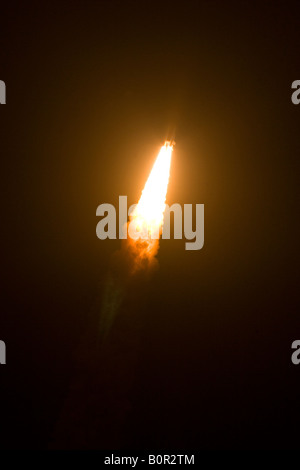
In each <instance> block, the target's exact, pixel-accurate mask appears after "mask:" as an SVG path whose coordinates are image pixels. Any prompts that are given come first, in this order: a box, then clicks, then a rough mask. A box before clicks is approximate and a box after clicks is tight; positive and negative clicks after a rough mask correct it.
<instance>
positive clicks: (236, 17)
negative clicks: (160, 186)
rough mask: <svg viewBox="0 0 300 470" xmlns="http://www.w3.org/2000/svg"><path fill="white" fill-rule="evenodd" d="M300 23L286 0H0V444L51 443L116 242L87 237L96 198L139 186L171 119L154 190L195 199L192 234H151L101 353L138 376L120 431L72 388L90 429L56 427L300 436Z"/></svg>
mask: <svg viewBox="0 0 300 470" xmlns="http://www.w3.org/2000/svg"><path fill="white" fill-rule="evenodd" d="M299 30H300V7H299V3H297V2H296V3H288V2H272V4H271V3H269V2H257V3H253V2H251V3H250V2H239V3H238V4H234V3H227V2H226V4H225V2H201V1H198V2H195V1H185V2H159V3H156V2H153V1H152V2H129V1H123V2H116V1H110V2H106V1H101V2H91V1H87V2H79V1H73V2H51V3H47V2H43V3H41V2H31V3H30V2H26V4H20V5H19V6H16V5H11V6H7V5H5V6H3V5H2V6H1V29H0V44H1V47H0V79H1V80H4V81H5V83H6V86H7V104H6V105H5V106H1V108H0V126H1V143H0V145H1V157H2V158H1V165H2V171H1V177H2V182H1V188H2V211H1V212H2V243H1V245H2V263H1V264H2V276H1V277H2V282H1V284H2V289H1V291H2V300H1V319H0V339H2V340H4V341H5V342H6V345H7V365H6V367H5V368H3V367H2V368H1V392H0V393H1V403H2V404H3V407H2V412H1V423H2V424H1V428H2V429H1V442H0V447H1V448H34V449H37V448H47V447H49V445H53V442H54V441H55V442H56V445H59V443H58V444H57V442H58V441H59V439H60V437H59V431H57V429H58V427H59V422H60V420H61V416H62V415H63V413H64V411H63V410H64V409H65V407H66V406H67V405H66V403H69V401H70V400H71V399H70V387H71V386H72V383H74V381H75V382H76V380H79V379H78V377H77V374H78V369H77V366H76V363H77V362H76V361H77V359H76V358H77V355H78V350H80V346H79V345H80V344H81V342H82V338H83V336H84V334H85V332H86V331H89V329H93V326H92V325H94V324H95V322H97V318H96V316H97V314H96V313H95V309H94V308H93V305H95V299H96V297H97V296H100V299H101V295H103V292H104V285H105V279H106V273H107V270H108V268H109V263H110V259H111V256H112V254H113V253H114V252H115V250H117V249H118V248H119V242H118V241H111V240H106V241H100V240H98V239H97V238H96V234H95V228H96V223H97V219H96V217H95V213H96V208H97V206H98V205H99V204H101V203H103V202H109V203H114V204H116V203H117V201H118V196H119V195H123V194H126V195H128V201H129V203H130V204H131V203H135V202H137V200H138V198H139V195H140V192H141V190H142V188H143V185H144V182H145V180H146V178H147V175H148V173H149V170H150V168H151V165H152V163H153V160H154V158H155V156H156V154H157V150H158V148H159V146H160V145H162V143H163V142H164V140H165V139H167V138H169V136H170V134H173V133H174V132H175V139H176V148H175V152H174V158H173V162H172V169H171V178H170V184H169V191H168V200H167V202H168V203H169V204H172V203H174V202H179V203H181V204H184V203H193V204H196V203H198V204H201V203H203V204H204V205H205V246H204V248H203V249H202V250H200V251H198V252H189V251H185V249H184V241H179V240H171V241H162V242H161V245H160V250H159V254H158V259H159V265H160V268H159V270H158V271H157V272H155V273H154V274H153V276H152V277H151V279H150V280H148V281H147V282H145V283H143V285H142V287H141V289H140V291H139V296H138V297H137V299H136V301H135V298H134V295H133V294H132V292H131V293H130V296H129V300H128V304H127V306H126V309H127V310H126V309H125V310H126V311H127V316H126V315H124V318H128V322H126V321H123V323H122V321H121V324H120V325H121V326H119V329H120V330H119V333H118V332H117V333H116V337H115V341H116V343H115V345H114V346H113V348H114V349H113V351H115V352H116V351H117V352H116V353H115V354H116V355H115V356H114V357H113V358H112V359H111V363H109V359H108V358H107V361H108V363H109V364H110V365H109V366H108V367H110V371H111V373H112V374H113V375H114V373H115V376H116V377H122V371H123V372H124V371H127V370H128V374H131V375H130V380H129V382H128V383H129V385H128V384H127V385H126V383H125V382H126V381H123V382H122V383H120V384H119V385H120V387H121V389H122V386H123V387H124V390H125V391H124V394H123V395H124V396H123V398H122V400H123V401H121V404H120V403H119V404H118V406H119V408H117V411H116V412H115V415H116V416H115V418H114V419H116V423H117V425H116V426H118V433H117V436H116V437H115V441H114V434H113V433H111V434H109V439H106V438H107V436H106V437H105V436H104V431H103V429H102V430H99V431H98V425H99V423H98V424H97V420H96V421H93V419H92V418H87V416H86V415H85V416H84V417H82V416H83V413H82V410H79V408H80V407H79V405H78V410H77V411H78V416H80V417H81V418H82V420H83V424H82V428H83V429H88V430H89V431H85V432H83V434H84V435H81V436H79V437H78V436H74V434H76V431H75V432H73V435H72V436H71V437H70V439H71V443H69V444H70V446H71V447H72V439H73V440H74V441H73V442H74V444H73V447H77V448H81V447H82V448H86V447H88V448H91V447H92V448H98V449H103V448H105V447H107V446H110V447H111V448H113V447H116V446H119V447H135V448H141V449H146V448H150V447H151V448H153V449H158V450H159V449H161V448H174V449H178V450H180V449H188V448H198V449H202V448H213V449H214V448H278V447H281V448H289V447H297V446H299V438H298V434H299V431H298V426H297V424H298V422H299V417H300V415H299V400H298V397H299V386H300V381H299V380H300V379H299V377H300V375H299V374H300V366H299V370H298V368H297V367H296V366H294V365H293V364H292V363H291V360H290V356H291V343H292V342H293V341H294V340H295V339H299V336H300V324H299V319H298V315H299V295H298V281H299V274H298V265H299V250H298V240H299V149H300V146H299V124H300V107H299V108H298V107H297V106H295V105H293V104H292V102H291V84H292V82H293V81H294V80H296V79H299V73H300V67H299V61H298V56H299V45H300V41H299ZM128 312H133V315H132V317H131V316H130V314H129V316H128ZM136 322H138V324H139V327H138V333H137V332H136V331H137V330H136ZM120 332H121V333H120ZM118 335H119V336H118ZM137 336H138V338H139V339H138V340H135V339H136V337H137ZM124 337H125V338H128V340H127V342H126V341H124ZM120 338H121V339H120ZM131 338H132V339H133V341H132V342H131ZM134 338H135V339H134ZM119 340H120V342H121V343H120V344H121V346H120V350H118V344H119V343H118V341H119ZM122 341H123V342H122ZM131 344H133V345H134V348H133V351H134V354H132V356H134V358H133V359H132V357H131V356H130V355H129V358H128V363H127V362H126V360H123V362H122V360H121V359H120V362H118V361H119V360H118V358H119V357H123V352H124V351H125V350H126V348H127V351H128V349H130V345H131ZM78 348H79V349H78ZM122 348H123V349H122ZM87 349H88V346H87ZM124 354H125V353H124ZM87 356H88V355H87ZM88 357H89V356H88ZM124 357H125V358H126V357H127V356H126V354H125V356H124ZM87 360H89V359H87ZM128 364H130V365H128ZM101 367H102V366H99V370H101ZM126 367H128V369H126ZM90 369H91V370H89V371H88V373H87V378H85V379H84V380H87V381H89V380H91V382H93V380H94V379H93V378H92V377H93V375H94V374H96V373H98V371H97V363H96V365H93V367H91V368H90ZM99 374H100V373H99ZM100 375H101V374H100ZM125 375H126V374H125ZM76 377H77V378H76ZM97 380H98V382H97V385H95V390H98V389H101V377H100V378H98V379H97ZM79 381H80V380H79ZM109 383H110V382H109ZM113 383H114V382H111V385H108V386H107V387H108V389H109V386H113V385H112V384H113ZM124 383H125V385H124ZM122 384H123V385H122ZM119 385H118V383H114V386H115V387H116V388H117V387H118V386H119ZM97 387H98V388H97ZM81 393H82V397H83V400H85V399H86V400H89V398H90V397H89V395H88V393H89V392H88V391H86V390H83V391H82V392H81ZM95 395H96V394H95ZM104 396H105V394H104ZM91 402H92V403H93V407H94V410H95V411H94V412H95V415H97V413H98V414H99V413H100V412H99V409H102V408H103V406H105V404H104V405H103V402H101V400H99V405H98V404H97V398H96V396H93V398H92V400H91ZM98 406H99V409H98V411H97V407H98ZM115 406H116V405H115V403H114V402H113V400H111V401H108V405H107V407H108V408H109V407H112V408H114V407H115ZM101 407H102V408H101ZM114 410H115V408H114ZM118 410H119V411H118ZM77 411H76V406H75V411H74V413H75V414H76V413H77ZM100 414H101V413H100ZM121 414H122V420H120V419H119V416H120V415H121ZM123 417H124V419H123ZM64 419H65V420H66V418H64ZM89 419H90V421H89ZM106 419H107V421H110V425H111V426H112V427H113V422H112V421H111V417H110V415H109V414H108V417H106ZM120 423H121V424H120ZM64 426H65V427H66V428H68V422H67V423H66V422H65V423H64ZM99 426H100V425H99ZM70 427H71V423H69V429H70ZM100 427H101V426H100ZM91 430H92V431H91ZM71 434H72V433H71ZM89 436H92V437H91V438H90V441H89ZM51 443H52V444H51Z"/></svg>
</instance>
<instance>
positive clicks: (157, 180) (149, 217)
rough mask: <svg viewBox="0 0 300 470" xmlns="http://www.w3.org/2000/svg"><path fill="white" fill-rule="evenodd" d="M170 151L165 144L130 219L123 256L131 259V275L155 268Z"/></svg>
mask: <svg viewBox="0 0 300 470" xmlns="http://www.w3.org/2000/svg"><path fill="white" fill-rule="evenodd" d="M172 151H173V145H172V144H171V143H170V142H165V144H164V145H163V146H162V148H161V149H160V152H159V154H158V156H157V159H156V161H155V163H154V165H153V168H152V170H151V173H150V175H149V178H148V180H147V182H146V184H145V187H144V189H143V191H142V195H141V198H140V200H139V202H138V204H137V205H136V206H135V208H134V210H133V212H132V214H131V216H130V222H129V223H128V235H129V238H128V239H127V240H126V242H125V247H126V251H125V252H126V254H127V255H128V256H129V257H130V259H131V262H129V265H130V270H131V274H134V273H136V272H137V271H140V270H143V271H144V272H146V273H147V272H149V268H150V267H154V266H155V265H157V263H156V261H155V255H156V253H157V251H158V247H159V240H158V239H159V235H160V234H161V231H162V225H163V219H164V211H165V206H166V204H165V201H166V195H167V189H168V182H169V175H170V166H171V156H172Z"/></svg>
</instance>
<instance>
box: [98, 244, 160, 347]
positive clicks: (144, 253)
mask: <svg viewBox="0 0 300 470" xmlns="http://www.w3.org/2000/svg"><path fill="white" fill-rule="evenodd" d="M158 249H159V240H158V239H147V240H141V239H139V240H132V239H130V238H129V239H127V240H122V246H121V249H120V250H119V251H117V252H116V253H115V254H114V255H113V257H112V260H111V263H110V269H109V273H108V276H107V280H106V284H105V287H104V294H103V301H102V306H101V312H100V321H99V327H100V335H101V336H102V339H103V341H104V340H105V339H106V338H107V335H108V333H109V331H110V329H111V327H112V325H113V322H114V319H115V317H116V315H117V313H118V311H119V310H120V308H121V306H122V302H123V299H124V296H125V295H126V291H127V288H128V285H129V284H131V283H132V282H134V281H135V280H136V278H137V277H139V279H140V280H146V279H148V278H149V276H150V275H151V273H152V272H153V271H154V270H155V269H157V268H158V261H157V258H156V254H157V252H158Z"/></svg>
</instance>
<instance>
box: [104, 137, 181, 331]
mask: <svg viewBox="0 0 300 470" xmlns="http://www.w3.org/2000/svg"><path fill="white" fill-rule="evenodd" d="M172 151H173V145H172V144H171V143H170V142H165V144H164V145H163V146H162V147H161V149H160V152H159V154H158V156H157V158H156V161H155V163H154V165H153V168H152V170H151V173H150V175H149V177H148V180H147V182H146V184H145V187H144V189H143V191H142V195H141V197H140V200H139V202H138V204H137V205H136V206H135V207H134V210H133V212H132V213H131V216H130V221H129V222H128V223H127V229H128V234H129V237H128V238H127V239H124V240H122V246H121V250H119V251H118V252H116V253H115V255H114V257H113V259H112V263H111V269H110V273H109V276H108V279H107V285H106V289H105V292H104V299H103V305H102V309H101V310H102V312H101V318H100V330H101V331H102V334H103V336H104V337H106V335H107V334H108V332H109V330H110V328H111V326H112V324H113V322H114V318H115V316H116V314H117V312H118V310H119V309H120V307H121V305H122V302H123V295H124V292H126V290H127V286H128V283H129V282H130V280H131V278H132V277H135V276H136V275H138V277H139V278H140V277H141V274H142V273H143V276H144V277H147V276H148V275H149V273H150V272H151V271H152V269H153V268H155V267H156V266H157V260H156V258H155V255H156V254H157V251H158V248H159V236H160V234H161V232H162V226H163V219H164V211H165V202H166V195H167V189H168V182H169V175H170V166H171V157H172Z"/></svg>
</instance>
